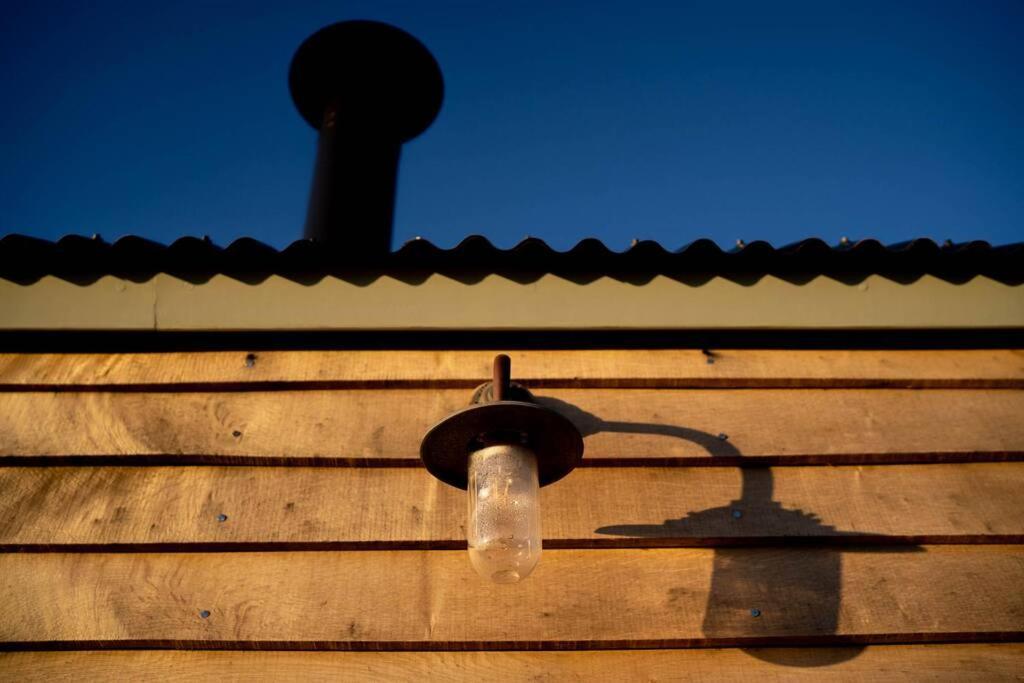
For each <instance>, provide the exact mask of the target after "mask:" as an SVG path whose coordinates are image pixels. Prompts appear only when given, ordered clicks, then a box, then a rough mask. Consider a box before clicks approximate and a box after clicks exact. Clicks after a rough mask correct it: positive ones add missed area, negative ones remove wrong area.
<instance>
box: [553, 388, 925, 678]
mask: <svg viewBox="0 0 1024 683" xmlns="http://www.w3.org/2000/svg"><path fill="white" fill-rule="evenodd" d="M537 402H538V403H540V404H542V405H544V406H546V407H548V408H551V409H552V410H555V411H557V412H559V413H561V414H562V415H564V416H565V417H567V418H568V419H569V420H570V421H572V422H573V424H575V425H576V427H577V428H578V429H579V430H580V432H581V433H582V434H583V436H584V437H587V436H590V435H593V434H597V433H600V432H623V433H631V434H656V435H661V436H670V437H675V438H679V439H683V440H686V441H689V442H691V443H695V444H697V445H699V446H701V447H702V448H703V449H704V450H705V451H707V452H708V454H709V455H710V456H711V457H713V458H720V459H721V460H722V462H723V464H725V463H730V462H731V463H735V464H737V465H738V466H739V467H740V473H741V477H742V490H741V493H740V497H739V498H737V499H735V500H732V501H730V502H729V503H727V504H726V505H721V506H718V507H714V508H709V509H707V510H699V511H691V512H688V513H686V514H685V515H684V516H682V517H680V518H678V519H668V520H664V521H663V522H661V523H638V524H637V523H629V524H613V525H608V526H602V527H599V528H597V529H595V533H598V534H603V535H608V536H621V537H628V538H647V539H661V540H662V541H671V543H666V545H668V544H671V545H674V546H700V545H711V546H714V560H713V565H712V574H711V588H710V591H709V593H708V600H707V605H706V608H705V612H704V622H703V631H704V636H705V637H706V638H707V639H709V640H711V641H716V642H732V641H736V640H740V641H748V642H750V641H753V642H759V644H761V643H766V644H767V643H771V642H772V641H774V642H780V641H785V639H786V638H787V637H793V638H794V640H796V639H797V638H799V637H801V636H807V635H809V634H808V625H811V626H812V628H813V631H814V632H813V634H810V635H814V636H815V639H819V640H820V639H825V640H827V639H828V637H829V636H833V635H835V634H836V632H837V627H838V622H839V610H840V605H841V602H842V571H843V566H842V555H843V553H846V552H856V551H857V550H858V549H859V548H857V547H855V546H852V544H853V543H864V544H866V545H868V546H873V547H871V551H872V552H878V551H879V547H878V546H886V548H887V549H888V550H891V551H895V552H923V549H922V548H921V547H920V546H908V545H899V546H897V545H894V542H895V539H892V538H890V537H887V536H884V535H881V534H866V533H860V532H856V531H839V530H837V529H836V528H835V527H833V526H829V525H826V524H822V523H821V521H820V520H819V519H818V517H817V516H816V515H815V514H814V513H812V512H809V511H805V510H799V509H789V508H785V507H783V506H782V504H781V503H779V502H777V501H775V500H773V492H774V491H773V489H774V482H773V478H772V470H771V469H769V468H767V467H758V466H753V467H752V466H750V464H749V463H748V462H745V461H743V458H742V455H743V454H742V453H741V452H740V450H739V448H737V446H736V445H735V444H733V443H731V442H730V441H727V440H723V439H721V438H719V437H718V436H717V435H714V434H708V433H707V432H702V431H698V430H695V429H688V428H686V427H678V426H675V425H666V424H656V423H635V422H620V421H612V420H603V419H601V418H600V417H598V416H596V415H593V414H591V413H588V412H586V411H584V410H582V409H580V408H578V407H577V406H574V405H572V404H570V403H566V402H565V401H560V400H557V399H552V398H544V397H538V398H537ZM793 545H810V546H814V547H815V550H814V551H813V552H799V553H797V552H792V551H790V550H788V549H785V548H783V546H787V547H788V546H793ZM736 546H741V547H742V549H741V548H740V547H736ZM690 590H692V589H691V587H689V586H680V587H678V588H677V589H673V590H670V591H669V594H668V595H667V596H666V599H667V600H668V602H669V604H670V605H671V604H672V602H673V601H674V600H676V599H678V595H679V594H685V593H686V592H689V591H690ZM780 598H782V599H780ZM783 606H784V607H783ZM742 649H743V651H744V652H746V653H747V654H750V655H751V656H753V657H756V658H758V659H761V660H765V661H769V662H773V663H775V664H780V665H785V666H799V667H812V666H824V665H828V664H835V663H838V662H842V661H846V660H849V659H853V658H854V657H856V656H858V655H859V654H860V653H861V652H862V651H863V646H857V645H853V646H846V647H841V648H836V647H816V648H811V649H806V648H800V649H789V648H778V647H756V648H742Z"/></svg>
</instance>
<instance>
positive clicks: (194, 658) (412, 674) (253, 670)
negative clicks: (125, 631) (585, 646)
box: [0, 643, 1024, 683]
mask: <svg viewBox="0 0 1024 683" xmlns="http://www.w3.org/2000/svg"><path fill="white" fill-rule="evenodd" d="M769 658H770V659H769ZM1022 662H1024V645H1022V644H1019V643H1000V644H989V643H975V644H950V645H872V646H869V647H866V648H863V649H861V648H777V649H773V650H768V649H764V648H762V649H758V650H750V651H744V650H738V649H695V650H648V651H622V650H614V651H604V652H206V651H194V652H180V651H152V650H151V651H93V652H17V653H0V674H2V675H3V677H5V678H7V679H9V680H19V681H52V680H60V679H63V678H66V677H73V678H74V680H76V681H103V682H104V683H105V682H106V681H111V680H124V679H131V680H153V679H160V680H164V681H193V680H198V679H203V680H207V679H217V680H222V681H257V680H259V681H264V680H274V681H339V680H345V681H353V680H356V681H410V682H415V683H419V682H420V681H424V680H430V681H482V680H488V681H523V680H538V681H539V680H544V681H547V680H551V681H629V680H634V681H635V680H645V681H709V680H714V681H737V682H744V683H745V682H747V681H750V680H751V679H752V678H756V679H759V680H798V681H819V680H828V681H921V680H928V681H951V682H953V681H955V682H957V683H959V682H960V681H963V680H968V679H969V680H985V681H1019V680H1020V674H1021V664H1022Z"/></svg>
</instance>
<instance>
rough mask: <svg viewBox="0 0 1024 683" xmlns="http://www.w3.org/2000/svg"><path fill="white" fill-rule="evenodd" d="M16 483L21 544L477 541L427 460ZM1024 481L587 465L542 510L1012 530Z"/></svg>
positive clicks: (2, 513) (930, 536)
mask: <svg viewBox="0 0 1024 683" xmlns="http://www.w3.org/2000/svg"><path fill="white" fill-rule="evenodd" d="M0 490H2V491H3V492H4V495H3V496H0V549H5V550H25V549H30V550H31V549H39V550H42V549H50V550H53V549H58V550H59V549H61V548H64V549H67V548H68V547H69V546H75V547H80V548H81V549H89V548H92V549H97V548H100V547H104V546H107V547H109V546H121V547H130V548H134V549H137V550H138V549H146V548H148V549H150V550H152V549H156V548H157V547H163V548H164V549H175V548H179V547H181V548H184V547H188V546H190V545H199V546H202V547H204V548H207V549H209V548H210V547H217V548H222V549H239V548H246V547H268V548H274V547H281V548H292V549H298V548H308V549H317V548H319V549H330V548H349V549H356V548H380V549H383V548H393V549H397V548H424V549H427V548H461V547H465V532H464V530H463V524H464V522H465V516H466V494H465V493H464V492H462V491H459V490H456V489H454V488H452V487H450V486H447V485H445V484H442V483H441V482H439V481H438V480H437V479H435V478H434V477H432V476H430V475H429V474H428V473H427V472H426V471H424V470H422V469H412V468H326V469H325V468H304V467H9V468H0ZM1021 491H1024V463H970V464H941V465H890V466H857V467H780V468H759V469H746V470H737V469H733V468H717V467H715V468H711V467H698V468H688V467H679V468H665V467H661V468H658V467H652V468H611V469H609V468H585V469H580V470H577V471H576V472H574V473H573V474H572V475H571V476H569V477H567V478H565V479H564V480H562V481H561V482H559V483H558V484H555V485H553V486H549V487H545V488H544V489H542V490H541V510H542V514H543V525H544V543H545V545H546V546H547V547H549V548H556V547H557V548H585V547H637V546H646V547H650V546H703V545H714V546H719V545H729V544H732V545H736V544H741V543H742V544H750V543H758V542H764V543H775V544H781V543H796V542H800V541H812V540H813V541H815V542H818V543H834V544H843V545H851V544H857V543H883V542H884V543H1010V542H1024V505H1021V503H1020V499H1021V498H1020V497H1021ZM221 515H223V516H224V518H223V519H221Z"/></svg>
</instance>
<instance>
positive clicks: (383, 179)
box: [288, 21, 444, 255]
mask: <svg viewBox="0 0 1024 683" xmlns="http://www.w3.org/2000/svg"><path fill="white" fill-rule="evenodd" d="M288 88H289V90H290V91H291V95H292V100H294V102H295V106H296V107H297V108H298V110H299V113H300V114H301V115H302V118H304V119H305V120H306V122H307V123H309V125H311V126H313V127H314V128H316V129H317V130H319V131H320V137H319V141H318V143H317V153H316V165H315V167H314V172H313V185H312V189H311V191H310V196H309V209H308V211H307V213H306V226H305V230H304V236H305V237H306V238H307V239H315V240H317V241H318V242H321V243H323V244H326V245H329V246H331V247H332V248H342V249H344V251H346V252H348V253H354V254H364V255H378V254H386V253H388V252H389V251H390V249H391V230H392V217H393V214H394V205H395V185H396V179H397V174H398V158H399V155H400V152H401V146H402V143H403V142H405V141H406V140H410V139H412V138H414V137H416V136H417V135H419V134H420V133H422V132H423V131H424V130H426V129H427V127H428V126H430V124H431V122H433V120H434V118H435V117H436V116H437V113H438V111H439V110H440V109H441V101H442V99H443V98H444V81H443V79H442V76H441V69H440V67H438V65H437V61H436V60H435V59H434V57H433V55H431V54H430V52H429V51H428V50H427V48H426V47H424V46H423V44H422V43H420V42H419V41H418V40H416V39H415V38H413V37H412V36H411V35H409V34H408V33H406V32H405V31H402V30H400V29H397V28H395V27H394V26H389V25H388V24H382V23H379V22H375V21H344V22H340V23H337V24H332V25H330V26H327V27H326V28H323V29H321V30H319V31H317V32H316V33H314V34H313V35H311V36H310V37H309V38H307V39H306V40H305V41H304V42H303V43H302V45H300V46H299V49H298V50H297V51H296V52H295V56H294V57H293V58H292V63H291V68H290V69H289V72H288Z"/></svg>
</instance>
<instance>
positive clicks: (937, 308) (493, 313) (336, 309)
mask: <svg viewBox="0 0 1024 683" xmlns="http://www.w3.org/2000/svg"><path fill="white" fill-rule="evenodd" d="M920 328H932V329H982V328H1024V286H1020V285H1016V286H1014V285H1006V284H1003V283H1000V282H996V281H994V280H991V279H989V278H986V277H975V278H973V279H971V280H969V281H968V282H965V283H963V284H954V283H950V282H947V281H945V280H941V279H939V278H936V277H932V276H929V275H925V276H922V277H921V278H919V279H917V280H916V281H915V282H913V283H911V284H900V283H897V282H894V281H892V280H890V279H887V278H885V277H882V276H879V275H870V276H867V277H865V278H863V280H862V281H861V282H860V283H859V284H856V285H849V284H844V283H842V282H838V281H836V280H833V279H831V278H826V277H818V278H815V279H813V280H811V281H809V282H807V283H805V284H794V283H791V282H787V281H785V280H783V279H780V278H777V277H774V276H771V275H768V276H765V277H762V278H760V279H758V280H757V282H755V283H754V284H751V285H741V284H738V283H736V282H734V281H732V280H729V279H726V278H713V279H710V280H708V281H707V282H705V283H704V284H702V285H700V286H693V285H689V284H685V283H682V282H679V281H678V280H675V279H672V278H669V277H664V276H655V277H653V278H651V279H650V280H649V281H648V282H647V283H646V284H645V285H643V286H636V285H633V284H630V283H628V282H623V281H621V280H617V279H613V278H600V279H597V280H594V281H592V282H590V283H589V284H586V285H580V284H577V283H575V282H572V281H570V280H566V279H564V278H561V277H557V276H554V275H543V276H541V277H539V278H538V279H536V280H535V281H534V282H532V283H529V284H522V283H519V282H515V281H513V280H510V279H507V278H504V277H500V276H495V275H491V276H487V277H484V278H483V279H481V280H479V281H478V282H476V283H475V284H465V283H463V282H460V281H458V280H454V279H451V278H448V277H445V276H442V275H433V276H430V277H428V278H426V279H425V280H423V281H422V282H421V283H419V284H410V283H407V282H403V281H401V280H398V279H395V278H392V277H389V276H384V277H380V278H377V279H376V280H374V281H373V282H372V283H370V284H367V285H362V286H360V285H356V284H353V283H350V282H347V281H345V280H341V279H338V278H333V277H326V278H323V279H321V280H320V281H319V282H317V283H315V284H311V285H302V284H298V283H296V282H294V281H291V280H288V279H285V278H283V277H280V276H269V277H268V278H266V279H265V280H264V281H263V282H262V283H260V284H258V285H250V284H246V283H244V282H241V281H238V280H236V279H233V278H230V277H227V276H224V275H215V276H213V277H211V278H210V279H209V280H208V281H207V282H206V283H204V284H193V283H191V282H188V281H185V280H181V279H178V278H175V277H171V276H169V275H164V274H160V275H156V276H155V277H153V278H151V279H149V280H147V281H145V282H131V281H128V280H123V279H120V278H115V277H111V276H105V277H102V278H100V279H98V280H96V281H95V282H94V283H93V284H91V285H89V286H79V285H75V284H72V283H70V282H68V281H66V280H62V279H60V278H57V277H53V276H46V277H43V278H41V279H39V280H37V281H36V282H35V283H33V284H29V285H19V284H16V283H13V282H10V281H5V280H0V330H11V331H13V330H135V331H140V330H161V331H162V330H168V331H170V330H177V331H261V330H291V331H314V330H327V331H387V330H395V331H398V330H406V331H409V330H453V331H488V330H550V331H557V330H698V329H703V330H706V329H718V330H799V329H807V330H835V329H851V330H873V329H882V330H906V329H920Z"/></svg>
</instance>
